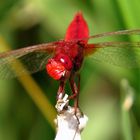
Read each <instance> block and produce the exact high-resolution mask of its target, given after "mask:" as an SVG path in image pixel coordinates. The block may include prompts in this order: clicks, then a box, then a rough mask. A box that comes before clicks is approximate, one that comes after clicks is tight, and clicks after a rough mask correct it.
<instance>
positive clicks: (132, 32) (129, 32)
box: [88, 29, 140, 39]
mask: <svg viewBox="0 0 140 140" xmlns="http://www.w3.org/2000/svg"><path fill="white" fill-rule="evenodd" d="M114 35H140V29H133V30H120V31H115V32H105V33H101V34H96V35H93V36H90V37H89V38H88V39H91V38H100V37H109V36H114Z"/></svg>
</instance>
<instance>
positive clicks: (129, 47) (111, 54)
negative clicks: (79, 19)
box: [86, 42, 140, 68]
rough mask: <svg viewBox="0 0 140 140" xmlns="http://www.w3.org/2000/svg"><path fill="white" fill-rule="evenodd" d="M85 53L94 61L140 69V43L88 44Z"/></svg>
mask: <svg viewBox="0 0 140 140" xmlns="http://www.w3.org/2000/svg"><path fill="white" fill-rule="evenodd" d="M86 51H87V52H88V54H89V52H90V55H89V57H90V58H93V59H94V60H96V61H101V62H106V63H109V64H113V65H117V66H121V67H127V68H134V67H140V42H134V43H130V42H103V43H97V44H94V45H93V44H89V45H88V47H87V48H86Z"/></svg>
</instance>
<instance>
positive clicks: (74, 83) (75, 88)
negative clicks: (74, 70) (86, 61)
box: [69, 74, 80, 110]
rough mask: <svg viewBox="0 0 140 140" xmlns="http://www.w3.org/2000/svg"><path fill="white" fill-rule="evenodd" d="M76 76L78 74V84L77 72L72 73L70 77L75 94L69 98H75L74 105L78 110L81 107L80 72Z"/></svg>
mask: <svg viewBox="0 0 140 140" xmlns="http://www.w3.org/2000/svg"><path fill="white" fill-rule="evenodd" d="M76 76H78V86H77V85H76V82H75V80H74V78H75V74H73V75H71V77H70V81H69V82H70V86H71V90H72V93H73V95H71V96H70V97H69V99H73V98H74V107H75V110H77V108H78V107H79V103H78V101H79V91H80V74H77V75H76Z"/></svg>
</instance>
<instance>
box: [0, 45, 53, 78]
mask: <svg viewBox="0 0 140 140" xmlns="http://www.w3.org/2000/svg"><path fill="white" fill-rule="evenodd" d="M54 49H55V45H54V44H53V43H50V44H41V45H35V46H30V47H26V48H22V49H18V50H14V51H9V52H5V53H0V79H9V78H14V77H17V76H22V75H24V74H27V73H35V72H37V71H40V70H42V69H43V68H44V67H45V64H46V61H47V59H48V58H49V57H50V56H51V54H53V51H54Z"/></svg>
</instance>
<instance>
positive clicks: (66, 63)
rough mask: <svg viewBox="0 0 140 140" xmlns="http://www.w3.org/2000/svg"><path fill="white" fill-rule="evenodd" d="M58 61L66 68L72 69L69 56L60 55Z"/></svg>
mask: <svg viewBox="0 0 140 140" xmlns="http://www.w3.org/2000/svg"><path fill="white" fill-rule="evenodd" d="M60 62H61V63H62V64H63V65H64V67H65V68H66V69H67V70H71V69H72V61H71V59H70V58H69V56H67V55H63V56H61V58H60Z"/></svg>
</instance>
